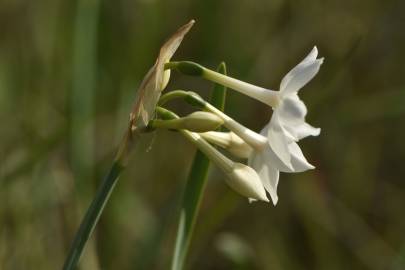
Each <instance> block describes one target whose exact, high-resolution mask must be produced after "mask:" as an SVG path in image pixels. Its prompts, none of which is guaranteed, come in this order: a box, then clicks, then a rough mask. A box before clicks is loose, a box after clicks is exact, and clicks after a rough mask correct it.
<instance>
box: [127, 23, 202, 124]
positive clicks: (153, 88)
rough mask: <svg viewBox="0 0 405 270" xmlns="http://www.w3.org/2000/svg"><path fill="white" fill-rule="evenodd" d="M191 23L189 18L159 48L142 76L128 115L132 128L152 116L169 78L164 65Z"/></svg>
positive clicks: (146, 121)
mask: <svg viewBox="0 0 405 270" xmlns="http://www.w3.org/2000/svg"><path fill="white" fill-rule="evenodd" d="M193 24H194V20H191V21H190V22H189V23H187V24H186V25H183V26H182V27H180V28H179V29H178V30H177V31H176V33H174V34H173V35H172V36H171V37H170V38H169V39H168V40H167V41H166V42H165V44H163V46H162V47H161V48H160V52H159V56H158V58H157V59H156V62H155V64H154V65H153V67H152V68H151V69H150V70H149V71H148V73H147V74H146V76H145V77H144V79H143V81H142V83H141V85H140V86H139V89H138V91H137V93H136V98H135V104H134V107H133V109H132V113H131V115H130V121H131V128H132V129H136V128H139V127H145V126H146V125H147V124H148V122H149V120H150V119H151V118H152V116H153V113H154V111H155V108H156V104H157V102H158V100H159V97H160V94H161V92H162V91H163V89H164V88H165V87H166V85H167V83H168V82H169V78H170V70H165V69H164V65H165V63H167V62H169V61H170V59H171V58H172V56H173V55H174V53H175V52H176V50H177V48H178V47H179V46H180V43H181V41H182V40H183V38H184V36H185V35H186V34H187V32H188V31H189V30H190V28H191V27H192V26H193Z"/></svg>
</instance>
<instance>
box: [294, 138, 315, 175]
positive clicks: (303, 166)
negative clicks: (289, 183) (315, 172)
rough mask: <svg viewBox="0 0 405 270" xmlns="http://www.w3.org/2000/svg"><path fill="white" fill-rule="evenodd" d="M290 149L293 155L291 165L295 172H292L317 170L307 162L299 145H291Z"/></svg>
mask: <svg viewBox="0 0 405 270" xmlns="http://www.w3.org/2000/svg"><path fill="white" fill-rule="evenodd" d="M288 149H289V150H290V153H291V163H292V165H293V169H294V170H293V171H291V172H296V173H297V172H304V171H307V170H311V169H315V167H314V166H313V165H311V164H309V162H308V161H307V159H306V158H305V157H304V154H303V153H302V151H301V149H300V147H299V146H298V144H297V143H294V142H293V143H290V144H289V145H288Z"/></svg>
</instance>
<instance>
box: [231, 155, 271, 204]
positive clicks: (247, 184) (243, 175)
mask: <svg viewBox="0 0 405 270" xmlns="http://www.w3.org/2000/svg"><path fill="white" fill-rule="evenodd" d="M226 175H227V178H226V179H225V181H226V183H227V184H228V185H229V186H230V187H231V188H232V189H234V190H235V191H236V192H238V193H239V194H241V195H243V196H245V197H247V198H250V199H255V200H261V201H265V202H268V201H269V199H268V198H267V196H266V190H265V189H264V187H263V184H262V182H261V181H260V177H259V175H258V174H257V173H256V171H255V170H253V169H252V168H251V167H249V166H247V165H244V164H242V163H234V166H233V170H231V171H230V172H227V174H226Z"/></svg>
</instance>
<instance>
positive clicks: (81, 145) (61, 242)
mask: <svg viewBox="0 0 405 270" xmlns="http://www.w3.org/2000/svg"><path fill="white" fill-rule="evenodd" d="M404 10H405V1H401V0H388V1H377V0H360V1H340V0H326V1H321V0H318V1H304V0H299V1H288V0H274V1H235V0H223V1H219V0H204V1H186V0H183V1H175V0H138V1H134V0H117V1H99V0H78V1H68V0H36V1H27V0H25V1H24V0H2V1H0V123H1V128H0V269H45V270H46V269H60V268H61V266H62V263H63V260H64V258H65V256H66V254H67V251H68V248H69V245H70V243H71V241H72V239H73V236H74V233H75V230H76V228H77V226H78V224H79V222H80V219H81V218H82V216H83V212H84V210H85V209H86V207H87V206H88V205H89V203H90V201H91V198H92V195H93V194H94V190H95V188H96V187H97V184H98V182H99V181H100V179H102V177H103V175H104V174H105V173H106V172H107V170H108V168H109V166H110V164H111V161H112V159H113V157H114V152H115V149H116V146H117V143H118V142H119V140H120V138H121V136H122V135H123V133H124V129H125V127H126V124H127V121H128V115H129V112H130V110H131V105H132V102H133V99H134V97H135V92H136V89H137V86H138V85H139V83H140V80H141V79H142V77H143V76H144V75H145V73H146V72H147V70H148V69H149V68H150V67H151V66H152V64H153V63H154V60H155V58H156V56H157V53H158V49H159V47H160V45H161V44H162V43H163V41H164V40H165V39H166V38H167V37H169V36H170V35H171V34H172V33H173V32H174V31H175V30H176V29H177V28H178V27H179V26H181V25H183V24H184V23H186V22H188V21H189V20H190V19H192V18H193V19H195V20H196V21H197V23H196V24H195V26H194V27H193V29H192V30H191V31H190V33H189V34H188V35H187V36H186V38H185V40H184V42H183V44H182V45H181V47H180V49H179V50H178V52H177V54H176V55H175V57H174V59H175V60H193V61H196V62H199V63H201V64H203V65H206V66H207V67H211V68H215V67H216V66H217V64H218V63H219V62H220V61H225V62H226V63H227V65H228V72H229V74H231V75H233V76H235V77H237V78H240V79H242V80H246V81H248V82H253V83H255V84H258V85H260V86H265V87H268V88H272V89H277V88H278V85H279V82H280V80H281V79H282V77H283V76H284V74H285V73H286V72H288V71H289V70H290V68H292V67H293V66H294V65H296V64H297V63H298V62H299V61H301V59H302V58H303V57H304V56H305V55H306V54H307V53H308V52H309V51H310V50H311V48H312V46H314V45H317V46H318V49H319V52H320V56H323V57H325V63H324V64H323V66H322V67H321V70H320V72H319V74H318V75H317V76H316V78H315V79H314V80H313V81H311V82H310V84H308V85H307V86H306V87H305V88H304V89H303V90H302V91H301V92H300V96H301V98H302V99H303V100H304V101H305V102H306V104H307V106H308V109H309V114H308V117H307V119H308V122H309V123H311V124H313V125H314V126H316V127H321V128H322V132H321V135H320V136H319V137H317V138H309V139H306V140H303V141H302V142H301V143H300V145H301V146H302V148H303V150H304V153H305V155H306V156H307V158H308V160H309V161H310V162H311V163H313V164H315V165H316V167H317V168H316V170H312V171H309V172H306V173H301V174H282V175H281V181H280V185H279V197H280V200H279V203H278V205H277V207H273V206H272V205H271V204H265V203H254V204H249V203H248V202H247V200H246V199H245V198H242V197H241V196H239V195H237V194H235V193H234V192H232V191H231V190H230V189H229V188H228V187H227V186H226V184H225V183H224V181H223V177H224V175H223V174H222V173H221V172H219V171H218V170H217V169H216V168H212V169H211V172H210V178H209V181H208V185H207V189H206V192H205V196H204V199H203V202H202V209H201V211H200V215H199V218H198V221H197V226H196V230H195V236H194V238H193V241H192V243H191V251H190V256H189V258H188V260H187V266H188V268H189V269H269V270H278V269H323V270H325V269H330V270H335V269H336V270H338V269H339V270H340V269H405V215H404V208H405V184H404V180H405V166H404V165H403V162H404V160H405V143H404V138H405V127H404V124H405V122H404V120H405V118H404V115H405V79H404V75H405V74H404V72H405V69H404V67H403V62H404V60H405V51H404V48H405V34H404V29H405V18H404V14H403V11H404ZM178 88H183V89H189V90H195V91H197V92H199V93H200V94H201V95H203V96H205V97H208V95H209V92H210V90H211V88H212V85H211V84H210V83H208V82H205V81H202V80H199V79H196V78H186V77H184V76H181V75H179V74H178V73H173V76H172V77H171V82H170V84H169V86H168V88H167V90H173V89H178ZM228 93H229V94H228V100H227V108H226V112H227V113H228V114H229V115H231V116H232V117H234V118H236V119H238V120H240V122H242V123H243V124H245V125H247V126H248V127H250V128H252V129H254V130H257V131H259V130H260V129H261V128H262V127H263V126H264V124H266V123H267V121H268V119H269V117H270V115H271V110H269V108H267V107H266V106H265V105H263V104H260V103H258V102H257V101H254V100H252V99H250V98H247V97H244V96H242V95H240V94H238V93H236V92H233V91H228ZM170 108H172V109H174V110H175V111H176V112H178V113H179V114H184V113H187V112H189V111H190V107H188V106H187V105H184V104H182V103H181V102H174V103H172V105H171V106H170ZM194 152H195V148H194V147H193V146H192V145H191V144H190V143H189V142H187V141H186V140H185V139H184V138H182V137H181V136H180V135H179V134H177V133H174V132H167V131H159V132H156V133H154V134H149V135H147V136H144V137H143V138H142V140H141V143H140V144H139V145H138V147H137V149H136V150H135V151H134V153H133V158H132V160H131V162H130V165H129V168H128V170H126V171H125V173H124V175H123V176H122V178H121V179H120V182H119V184H118V185H117V187H116V189H115V190H114V193H113V195H112V197H111V200H110V202H109V204H108V205H107V207H106V209H105V212H104V214H103V216H102V217H101V220H100V223H99V225H98V227H97V230H96V233H95V234H94V235H93V237H92V242H91V244H90V245H89V246H88V247H87V248H86V251H85V253H84V256H83V258H82V260H81V268H82V269H168V268H169V265H170V259H171V255H172V250H173V246H174V238H175V232H176V226H177V219H178V216H179V212H178V209H179V205H180V201H181V194H182V189H183V187H184V184H185V179H186V176H187V173H188V170H189V168H190V162H191V160H192V157H193V155H194Z"/></svg>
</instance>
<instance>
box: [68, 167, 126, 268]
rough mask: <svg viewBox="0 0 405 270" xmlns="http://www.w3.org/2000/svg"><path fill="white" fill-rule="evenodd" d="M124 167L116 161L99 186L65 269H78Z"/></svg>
mask: <svg viewBox="0 0 405 270" xmlns="http://www.w3.org/2000/svg"><path fill="white" fill-rule="evenodd" d="M123 169H124V167H123V166H122V165H121V164H120V163H119V162H114V163H113V165H112V167H111V169H110V172H109V173H108V175H107V177H106V178H105V179H104V181H103V182H102V183H101V185H100V186H99V188H98V190H97V193H96V196H95V197H94V199H93V201H92V203H91V205H90V207H89V208H88V209H87V212H86V215H85V216H84V219H83V221H82V223H81V224H80V227H79V230H78V231H77V233H76V236H75V239H74V241H73V243H72V246H71V248H70V251H69V254H68V256H67V258H66V260H65V263H64V265H63V269H64V270H71V269H76V267H77V264H78V262H79V259H80V256H81V255H82V253H83V248H84V246H85V244H86V242H87V241H88V239H89V238H90V235H91V233H92V232H93V229H94V227H95V226H96V224H97V221H98V220H99V218H100V215H101V213H102V212H103V209H104V206H105V205H106V203H107V201H108V198H109V197H110V195H111V192H112V191H113V189H114V186H115V184H116V183H117V180H118V177H119V176H120V174H121V172H122V170H123Z"/></svg>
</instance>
